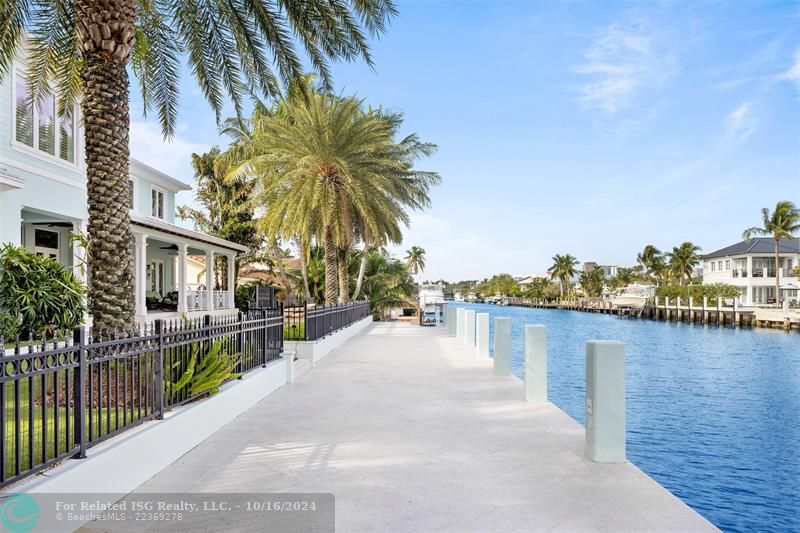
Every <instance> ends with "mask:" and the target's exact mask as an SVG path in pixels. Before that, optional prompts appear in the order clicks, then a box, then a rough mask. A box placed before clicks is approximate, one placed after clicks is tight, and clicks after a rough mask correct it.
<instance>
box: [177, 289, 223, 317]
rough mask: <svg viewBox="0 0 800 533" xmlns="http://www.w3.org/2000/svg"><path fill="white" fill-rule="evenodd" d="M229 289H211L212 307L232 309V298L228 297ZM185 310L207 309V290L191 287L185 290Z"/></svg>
mask: <svg viewBox="0 0 800 533" xmlns="http://www.w3.org/2000/svg"><path fill="white" fill-rule="evenodd" d="M229 293H230V291H211V297H212V302H213V303H214V309H233V304H232V300H233V299H232V298H229ZM186 310H187V311H189V312H192V311H208V291H207V290H202V289H193V290H187V291H186Z"/></svg>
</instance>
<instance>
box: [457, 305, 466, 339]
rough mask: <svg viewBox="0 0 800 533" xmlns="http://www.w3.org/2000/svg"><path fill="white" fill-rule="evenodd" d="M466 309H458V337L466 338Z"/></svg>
mask: <svg viewBox="0 0 800 533" xmlns="http://www.w3.org/2000/svg"><path fill="white" fill-rule="evenodd" d="M465 311H466V309H464V308H463V307H459V308H458V309H457V310H456V338H457V339H461V340H464V312H465Z"/></svg>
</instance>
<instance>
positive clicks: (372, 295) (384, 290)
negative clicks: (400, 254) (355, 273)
mask: <svg viewBox="0 0 800 533" xmlns="http://www.w3.org/2000/svg"><path fill="white" fill-rule="evenodd" d="M366 264H367V266H366V274H365V276H364V296H365V297H366V298H367V299H368V300H369V302H370V310H371V311H372V313H373V314H374V315H376V316H377V317H378V318H385V317H386V314H387V312H388V311H390V310H392V309H395V308H398V307H404V306H408V305H409V304H410V303H411V295H413V294H414V290H415V288H416V285H415V283H414V280H413V278H412V277H411V274H410V273H409V271H408V268H407V267H406V265H405V263H404V262H402V261H398V260H397V259H392V257H391V256H390V255H389V252H388V251H386V249H385V248H375V249H372V250H370V251H369V252H368V256H367V263H366Z"/></svg>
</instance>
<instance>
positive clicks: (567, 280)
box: [547, 254, 578, 298]
mask: <svg viewBox="0 0 800 533" xmlns="http://www.w3.org/2000/svg"><path fill="white" fill-rule="evenodd" d="M577 266H578V260H577V259H576V258H575V257H574V256H572V255H570V254H565V255H561V254H556V255H554V256H553V266H551V267H550V268H549V269H547V272H548V273H549V274H550V277H551V278H553V279H557V280H558V282H559V288H560V294H561V297H562V298H563V297H564V289H565V286H566V292H567V294H569V291H570V288H571V287H572V282H571V280H572V278H573V276H575V274H576V272H577V271H576V267H577Z"/></svg>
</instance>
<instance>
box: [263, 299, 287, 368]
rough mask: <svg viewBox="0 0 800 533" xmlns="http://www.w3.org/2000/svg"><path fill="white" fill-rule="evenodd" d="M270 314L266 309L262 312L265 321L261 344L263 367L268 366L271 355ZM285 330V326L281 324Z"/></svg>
mask: <svg viewBox="0 0 800 533" xmlns="http://www.w3.org/2000/svg"><path fill="white" fill-rule="evenodd" d="M268 316H269V313H268V312H267V310H266V309H262V310H261V318H262V319H263V320H264V336H263V341H262V344H261V361H262V363H263V364H262V365H261V366H262V367H265V366H267V354H269V318H268ZM282 320H283V313H281V321H282ZM281 328H283V324H281Z"/></svg>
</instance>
